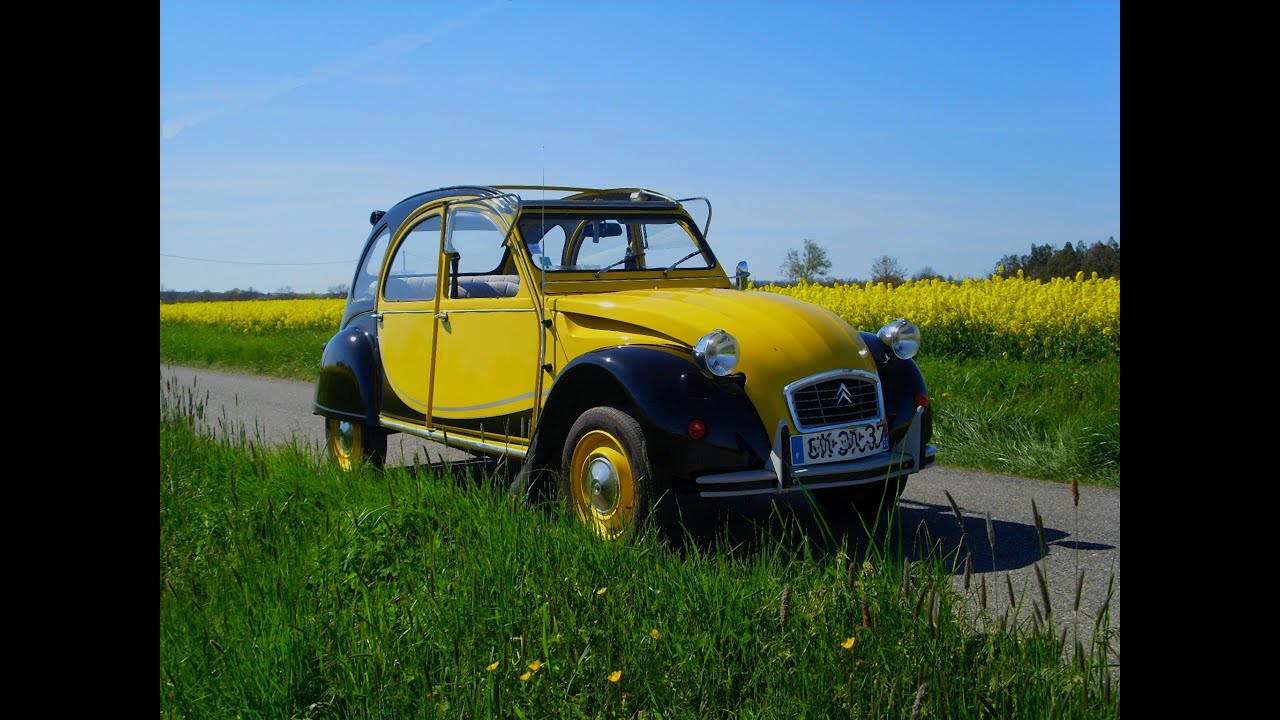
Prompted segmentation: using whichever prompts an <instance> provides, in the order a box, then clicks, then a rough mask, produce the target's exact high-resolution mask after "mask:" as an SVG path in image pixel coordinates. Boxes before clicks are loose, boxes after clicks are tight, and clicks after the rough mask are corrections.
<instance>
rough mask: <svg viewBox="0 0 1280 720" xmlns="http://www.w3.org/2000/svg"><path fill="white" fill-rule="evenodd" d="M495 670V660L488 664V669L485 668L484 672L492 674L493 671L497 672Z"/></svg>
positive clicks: (496, 663) (496, 662) (496, 664)
mask: <svg viewBox="0 0 1280 720" xmlns="http://www.w3.org/2000/svg"><path fill="white" fill-rule="evenodd" d="M497 669H498V661H497V660H494V661H493V662H492V663H490V665H489V666H488V667H486V668H485V670H488V671H489V672H493V671H495V670H497Z"/></svg>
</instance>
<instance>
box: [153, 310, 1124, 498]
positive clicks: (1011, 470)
mask: <svg viewBox="0 0 1280 720" xmlns="http://www.w3.org/2000/svg"><path fill="white" fill-rule="evenodd" d="M331 335H332V333H330V332H329V331H321V330H314V331H308V330H296V331H281V332H277V333H272V334H261V335H254V334H245V333H241V332H236V331H231V330H226V329H223V328H218V327H208V326H196V325H185V324H178V323H161V324H160V362H161V363H172V364H176V365H191V366H196V367H208V368H214V369H223V370H235V371H242V372H251V373H255V374H259V375H269V376H273V377H281V378H290V379H295V380H315V378H316V375H317V373H318V366H319V362H320V354H321V349H320V348H321V345H322V344H323V343H324V342H325V341H327V340H328V339H329V337H330V336H331ZM919 363H920V368H921V371H922V372H923V373H924V376H925V380H926V381H927V382H928V385H929V394H930V396H931V397H932V402H933V409H934V413H935V423H934V442H935V444H937V445H938V449H939V451H938V455H939V458H940V463H941V464H942V465H946V466H950V467H961V468H972V469H978V470H990V471H994V472H1001V473H1007V474H1010V475H1019V476H1022V477H1029V478H1038V479H1043V480H1056V481H1062V482H1069V481H1070V480H1071V478H1072V477H1075V478H1077V479H1078V480H1079V481H1080V482H1081V483H1083V484H1087V485H1104V486H1111V487H1119V486H1120V359H1119V358H1104V359H1100V360H1093V361H1087V362H1086V361H1083V360H1081V361H1074V362H1067V361H1061V362H1032V361H1023V360H957V359H952V358H945V357H942V358H940V357H933V356H929V355H927V354H926V355H922V356H921V357H920V358H919Z"/></svg>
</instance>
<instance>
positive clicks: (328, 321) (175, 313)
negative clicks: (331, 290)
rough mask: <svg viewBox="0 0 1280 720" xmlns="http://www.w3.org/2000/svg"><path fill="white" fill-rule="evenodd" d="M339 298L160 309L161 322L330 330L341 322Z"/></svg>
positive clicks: (247, 328) (255, 330)
mask: <svg viewBox="0 0 1280 720" xmlns="http://www.w3.org/2000/svg"><path fill="white" fill-rule="evenodd" d="M346 302H347V301H346V300H344V299H342V298H324V299H321V300H230V301H226V302H193V303H174V304H171V305H163V304H162V305H161V306H160V322H171V323H189V324H193V325H215V326H220V327H224V328H227V329H229V330H238V331H240V332H246V333H267V332H272V331H275V330H333V331H335V332H336V331H337V329H338V323H340V322H342V310H343V308H344V307H346Z"/></svg>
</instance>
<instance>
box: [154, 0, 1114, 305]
mask: <svg viewBox="0 0 1280 720" xmlns="http://www.w3.org/2000/svg"><path fill="white" fill-rule="evenodd" d="M543 178H545V182H546V183H547V184H549V185H572V186H585V187H616V186H642V187H649V188H652V189H654V190H658V191H660V192H664V193H666V194H669V195H673V196H676V197H689V196H696V195H702V196H706V197H708V198H710V200H711V202H712V205H713V208H714V215H713V219H712V224H711V232H710V240H711V244H712V246H713V248H714V249H715V251H716V254H717V255H718V256H719V257H720V259H721V261H722V262H725V263H726V264H727V265H731V264H732V263H735V262H736V261H738V260H742V259H745V260H747V261H748V263H750V265H751V270H752V273H753V275H754V276H755V277H756V278H757V279H770V278H777V277H780V274H779V271H778V267H779V265H780V264H781V262H782V259H783V257H784V255H785V254H786V251H787V249H789V248H793V247H799V246H800V245H801V244H802V242H803V240H804V239H806V238H807V239H811V240H814V241H815V242H817V243H818V244H820V245H822V246H823V247H825V248H826V249H827V251H828V254H829V256H830V259H831V260H832V268H831V274H832V275H833V276H836V277H853V278H866V277H868V276H869V275H870V267H871V263H872V261H873V260H874V259H875V258H876V257H877V256H879V255H885V254H887V255H890V256H893V257H895V258H897V259H898V260H899V262H900V263H901V264H902V265H903V266H904V267H905V268H906V269H907V271H908V273H915V272H917V271H918V270H920V269H921V268H923V267H924V266H926V265H927V266H930V267H932V268H933V269H934V270H935V271H937V272H939V273H941V274H943V275H953V276H956V277H973V276H986V275H987V274H989V273H990V272H991V271H992V270H993V269H994V267H995V264H996V261H997V260H998V259H999V258H1000V257H1001V256H1003V255H1005V254H1009V253H1026V252H1028V251H1029V250H1030V248H1031V244H1032V243H1036V244H1046V243H1047V244H1051V245H1054V246H1055V247H1061V246H1062V245H1063V244H1064V243H1067V242H1071V243H1081V242H1084V243H1093V242H1095V241H1106V240H1107V238H1109V237H1112V236H1114V237H1115V238H1116V239H1117V240H1119V239H1120V7H1119V3H1118V2H1094V1H1073V2H1067V1H1065V0H1061V1H1060V0H1044V1H1040V2H1002V1H984V2H978V1H976V0H974V1H970V2H925V1H923V0H918V1H904V2H871V1H870V0H868V1H867V2H797V3H790V4H782V3H763V2H761V3H757V2H689V1H688V0H686V1H685V2H665V1H664V0H648V1H647V2H644V3H607V2H568V1H564V2H531V1H530V0H497V1H496V2H488V3H486V2H478V3H439V2H414V3H400V2H382V3H355V2H349V3H348V2H274V3H260V2H209V1H207V0H205V1H202V2H169V1H163V0H162V2H161V4H160V283H161V285H162V286H163V287H165V288H168V289H176V290H203V289H209V290H228V289H231V288H233V287H239V288H248V287H253V288H256V289H258V290H263V291H271V290H276V289H279V288H282V287H285V286H288V287H291V288H292V289H294V290H296V291H312V290H314V291H324V290H326V289H328V288H329V287H330V286H333V285H339V284H347V283H349V282H350V280H351V275H352V272H353V271H354V266H355V260H356V257H357V255H358V253H359V251H360V249H361V247H362V245H363V242H364V240H365V238H366V236H367V234H368V231H369V229H370V228H369V224H368V216H369V211H371V210H374V209H386V208H387V207H389V206H390V205H392V204H394V203H395V202H396V201H398V200H400V199H402V198H404V197H406V196H408V195H412V194H414V193H416V192H419V191H422V190H427V189H431V188H435V187H441V186H446V185H455V184H539V183H541V182H542V181H543ZM174 256H180V257H174ZM187 258H198V259H187Z"/></svg>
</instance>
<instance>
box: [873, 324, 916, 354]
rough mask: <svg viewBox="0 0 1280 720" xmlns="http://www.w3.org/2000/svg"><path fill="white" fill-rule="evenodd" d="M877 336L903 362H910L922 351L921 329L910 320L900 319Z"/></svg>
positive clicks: (884, 328) (886, 326) (885, 327)
mask: <svg viewBox="0 0 1280 720" xmlns="http://www.w3.org/2000/svg"><path fill="white" fill-rule="evenodd" d="M876 334H877V335H879V336H880V342H882V343H884V344H885V345H888V346H889V349H890V350H892V351H893V354H894V355H897V356H898V357H900V358H902V359H903V360H910V359H911V358H913V357H915V356H916V353H917V352H919V351H920V328H918V327H916V324H915V323H913V322H911V321H910V320H903V319H902V318H898V319H897V320H894V321H893V322H891V323H889V324H888V325H885V326H884V327H882V328H880V332H878V333H876Z"/></svg>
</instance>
